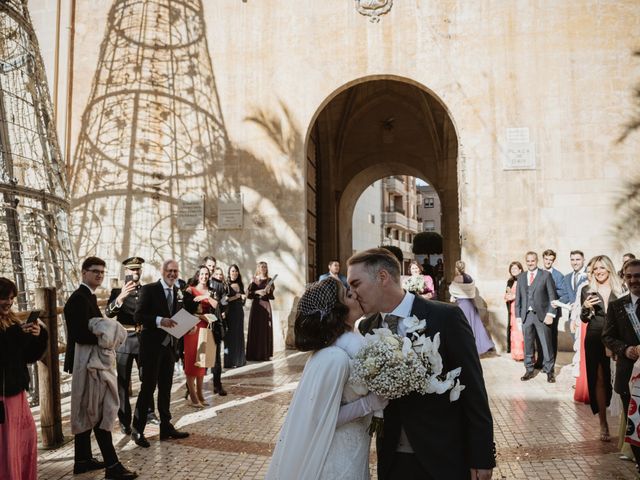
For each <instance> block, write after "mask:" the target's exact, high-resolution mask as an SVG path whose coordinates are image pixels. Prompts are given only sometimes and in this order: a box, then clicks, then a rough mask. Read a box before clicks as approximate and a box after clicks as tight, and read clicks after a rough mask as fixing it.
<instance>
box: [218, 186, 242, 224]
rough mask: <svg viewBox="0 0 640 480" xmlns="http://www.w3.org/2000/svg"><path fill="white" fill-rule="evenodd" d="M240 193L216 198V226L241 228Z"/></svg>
mask: <svg viewBox="0 0 640 480" xmlns="http://www.w3.org/2000/svg"><path fill="white" fill-rule="evenodd" d="M242 208H243V207H242V194H240V193H234V194H231V195H226V196H224V197H221V198H220V199H219V200H218V228H220V229H223V230H233V229H239V228H242Z"/></svg>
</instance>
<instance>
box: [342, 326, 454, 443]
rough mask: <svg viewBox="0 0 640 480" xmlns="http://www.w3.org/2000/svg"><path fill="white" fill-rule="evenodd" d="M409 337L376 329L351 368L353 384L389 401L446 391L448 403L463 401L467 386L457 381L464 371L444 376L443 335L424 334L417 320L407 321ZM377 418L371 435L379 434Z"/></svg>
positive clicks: (452, 372) (422, 327)
mask: <svg viewBox="0 0 640 480" xmlns="http://www.w3.org/2000/svg"><path fill="white" fill-rule="evenodd" d="M403 323H404V325H405V327H406V333H407V335H410V336H407V337H404V338H403V337H401V336H399V335H395V334H393V333H392V332H391V330H389V329H387V328H378V329H374V330H373V333H372V334H367V335H365V345H364V346H363V347H362V348H361V349H360V351H358V353H357V354H356V356H355V357H354V359H353V361H352V365H351V379H350V382H352V383H354V384H361V385H364V386H365V387H366V389H367V390H369V391H371V392H373V393H375V394H377V395H380V396H382V397H385V398H388V399H390V400H393V399H396V398H399V397H402V396H405V395H408V394H409V393H412V392H417V393H419V394H421V395H426V394H431V393H435V394H439V395H442V394H444V393H446V392H447V391H450V393H449V401H451V402H455V401H456V400H458V398H460V392H462V390H464V385H462V384H460V380H459V379H458V377H459V376H460V372H461V369H460V368H456V369H455V370H452V371H449V372H447V373H446V374H444V375H443V364H442V357H441V356H440V352H439V349H440V333H436V334H435V335H434V336H433V338H428V337H427V336H426V335H424V334H421V333H420V332H421V331H424V329H425V326H426V321H425V320H418V319H417V318H416V317H415V316H413V317H409V318H405V319H404V320H403ZM376 417H378V415H375V416H374V422H373V423H372V426H371V429H370V432H371V433H372V432H373V431H374V430H375V431H377V432H379V431H380V423H379V420H376Z"/></svg>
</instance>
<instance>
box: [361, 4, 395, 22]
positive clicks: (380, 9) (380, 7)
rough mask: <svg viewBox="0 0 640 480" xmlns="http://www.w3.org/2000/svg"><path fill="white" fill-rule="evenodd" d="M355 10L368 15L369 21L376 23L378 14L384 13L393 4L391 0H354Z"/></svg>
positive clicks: (378, 17) (378, 19)
mask: <svg viewBox="0 0 640 480" xmlns="http://www.w3.org/2000/svg"><path fill="white" fill-rule="evenodd" d="M355 2H356V10H358V13H360V14H361V15H364V16H366V17H369V21H370V22H373V23H377V22H379V21H380V15H384V14H385V13H387V12H388V11H389V10H391V7H392V6H393V0H355Z"/></svg>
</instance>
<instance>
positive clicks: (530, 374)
mask: <svg viewBox="0 0 640 480" xmlns="http://www.w3.org/2000/svg"><path fill="white" fill-rule="evenodd" d="M533 377H535V374H534V373H533V372H526V373H525V374H524V375H523V376H521V377H520V380H522V381H523V382H526V381H527V380H531V379H532V378H533Z"/></svg>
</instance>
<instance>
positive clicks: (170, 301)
mask: <svg viewBox="0 0 640 480" xmlns="http://www.w3.org/2000/svg"><path fill="white" fill-rule="evenodd" d="M167 307H169V315H171V311H172V310H173V290H172V289H171V288H167Z"/></svg>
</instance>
